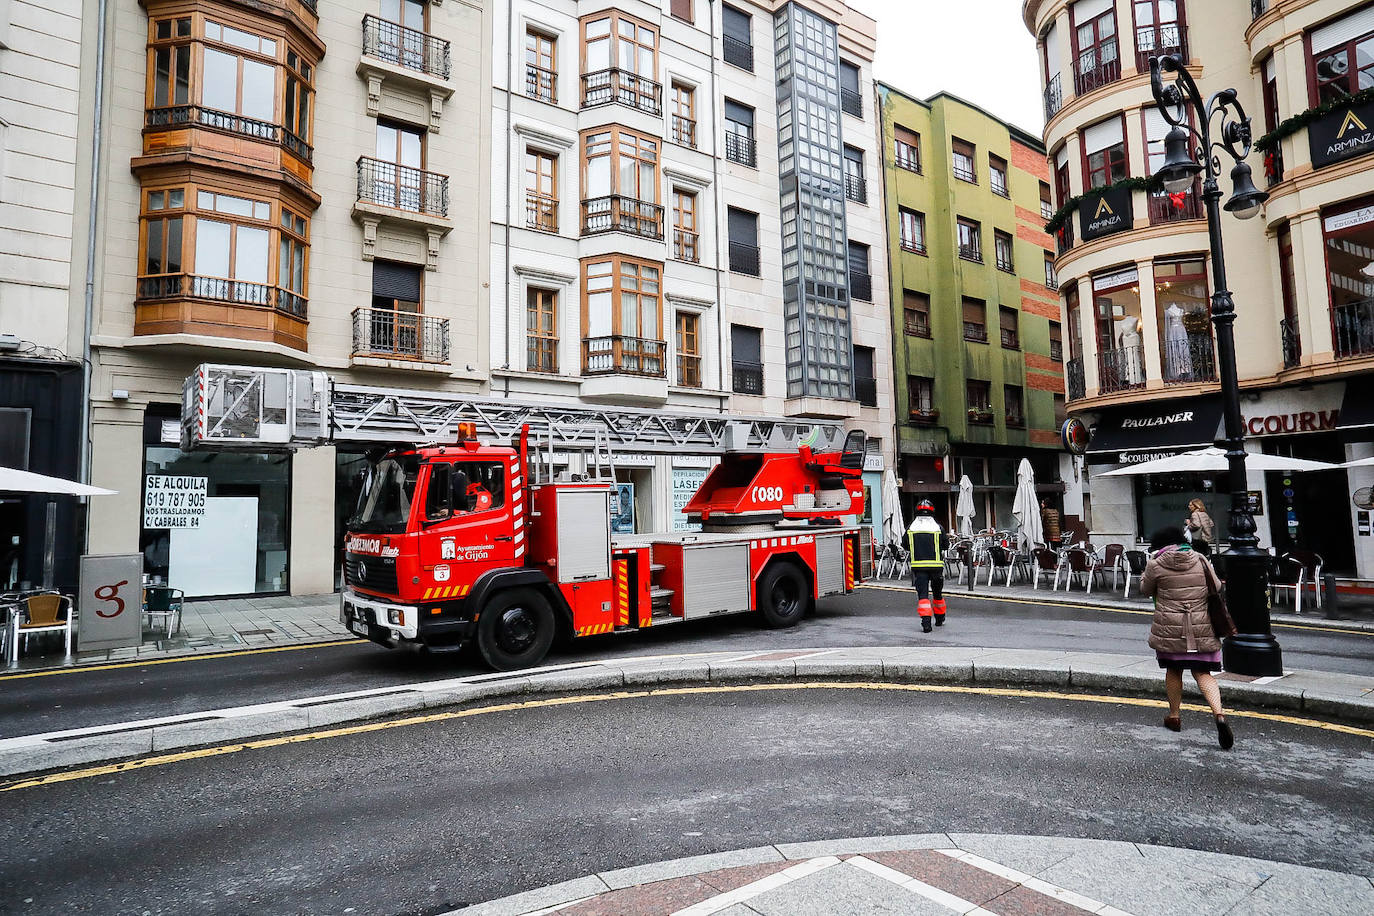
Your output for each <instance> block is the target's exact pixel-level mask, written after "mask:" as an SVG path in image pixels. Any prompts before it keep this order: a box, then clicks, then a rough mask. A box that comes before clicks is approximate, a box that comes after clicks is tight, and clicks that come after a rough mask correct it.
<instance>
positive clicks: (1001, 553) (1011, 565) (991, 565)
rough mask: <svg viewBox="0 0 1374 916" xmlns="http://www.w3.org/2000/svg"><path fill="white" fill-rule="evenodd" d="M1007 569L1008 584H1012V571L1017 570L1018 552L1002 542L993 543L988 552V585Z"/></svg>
mask: <svg viewBox="0 0 1374 916" xmlns="http://www.w3.org/2000/svg"><path fill="white" fill-rule="evenodd" d="M1003 570H1005V571H1006V574H1007V581H1006V585H1007V586H1010V585H1011V576H1012V573H1013V572H1014V571H1015V570H1016V554H1015V553H1014V552H1012V551H1011V550H1008V549H1007V548H1006V547H1003V546H1002V545H1001V544H993V545H992V548H991V550H989V552H988V585H992V580H993V578H994V577H996V576H997V575H999V574H1001V572H1002V571H1003Z"/></svg>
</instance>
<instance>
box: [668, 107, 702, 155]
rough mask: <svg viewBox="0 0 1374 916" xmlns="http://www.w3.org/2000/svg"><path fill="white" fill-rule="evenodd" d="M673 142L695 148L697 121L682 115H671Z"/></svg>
mask: <svg viewBox="0 0 1374 916" xmlns="http://www.w3.org/2000/svg"><path fill="white" fill-rule="evenodd" d="M673 142H674V143H681V144H682V145H683V146H690V147H691V148H692V149H696V148H697V122H696V121H693V120H692V119H691V118H684V117H683V116H682V115H673Z"/></svg>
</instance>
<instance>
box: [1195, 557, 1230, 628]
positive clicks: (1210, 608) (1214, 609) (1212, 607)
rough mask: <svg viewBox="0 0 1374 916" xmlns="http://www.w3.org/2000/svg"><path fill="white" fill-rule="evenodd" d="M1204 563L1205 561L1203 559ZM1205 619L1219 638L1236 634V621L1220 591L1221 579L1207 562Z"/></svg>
mask: <svg viewBox="0 0 1374 916" xmlns="http://www.w3.org/2000/svg"><path fill="white" fill-rule="evenodd" d="M1203 562H1204V563H1206V561H1205V560H1204V561H1203ZM1207 620H1208V621H1209V622H1210V623H1211V624H1212V633H1213V634H1214V635H1215V636H1216V637H1217V639H1221V638H1222V637H1223V636H1235V635H1236V632H1237V631H1236V623H1235V621H1233V620H1232V619H1231V612H1230V611H1229V610H1228V609H1227V607H1226V597H1225V596H1224V595H1222V593H1221V580H1220V579H1218V578H1217V571H1216V570H1215V569H1213V568H1212V564H1211V563H1207Z"/></svg>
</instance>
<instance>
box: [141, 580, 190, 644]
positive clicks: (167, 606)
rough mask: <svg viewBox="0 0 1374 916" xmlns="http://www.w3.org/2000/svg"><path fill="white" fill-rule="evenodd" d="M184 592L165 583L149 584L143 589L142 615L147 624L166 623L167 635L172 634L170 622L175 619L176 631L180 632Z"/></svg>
mask: <svg viewBox="0 0 1374 916" xmlns="http://www.w3.org/2000/svg"><path fill="white" fill-rule="evenodd" d="M184 599H185V594H184V593H183V592H182V590H181V589H179V588H168V587H167V586H165V585H149V586H148V587H146V588H145V589H143V616H144V617H145V618H147V620H148V625H149V626H157V625H158V623H159V622H161V623H163V624H166V626H167V635H168V636H171V635H172V622H173V621H176V629H177V632H178V633H180V632H181V605H182V602H183V600H184Z"/></svg>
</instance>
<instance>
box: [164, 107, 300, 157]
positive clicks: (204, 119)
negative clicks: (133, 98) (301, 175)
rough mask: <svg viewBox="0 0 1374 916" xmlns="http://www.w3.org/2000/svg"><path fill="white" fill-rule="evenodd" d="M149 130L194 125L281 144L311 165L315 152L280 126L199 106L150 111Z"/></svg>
mask: <svg viewBox="0 0 1374 916" xmlns="http://www.w3.org/2000/svg"><path fill="white" fill-rule="evenodd" d="M143 123H144V124H145V125H147V126H148V127H182V126H188V125H193V126H196V127H208V128H210V129H211V130H219V131H224V132H225V133H230V134H238V135H239V136H241V137H249V138H251V139H253V140H265V141H267V142H268V143H277V144H280V145H281V146H282V147H284V148H285V149H287V150H289V151H290V152H291V153H292V154H294V155H295V156H296V157H297V158H299V159H302V160H304V161H305V162H307V163H309V162H310V161H311V159H312V158H313V155H314V152H313V150H311V148H310V144H309V143H306V142H305V141H304V140H303V139H301V138H300V137H298V136H296V135H295V134H293V133H291V131H289V130H286V129H285V128H283V127H282V126H280V125H278V124H271V123H269V122H267V121H259V120H257V119H255V118H245V117H244V116H243V115H236V114H230V113H229V112H227V111H217V110H215V109H214V108H202V107H201V106H199V105H173V106H171V107H169V108H150V109H148V111H147V112H146V114H145V115H144V118H143Z"/></svg>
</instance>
